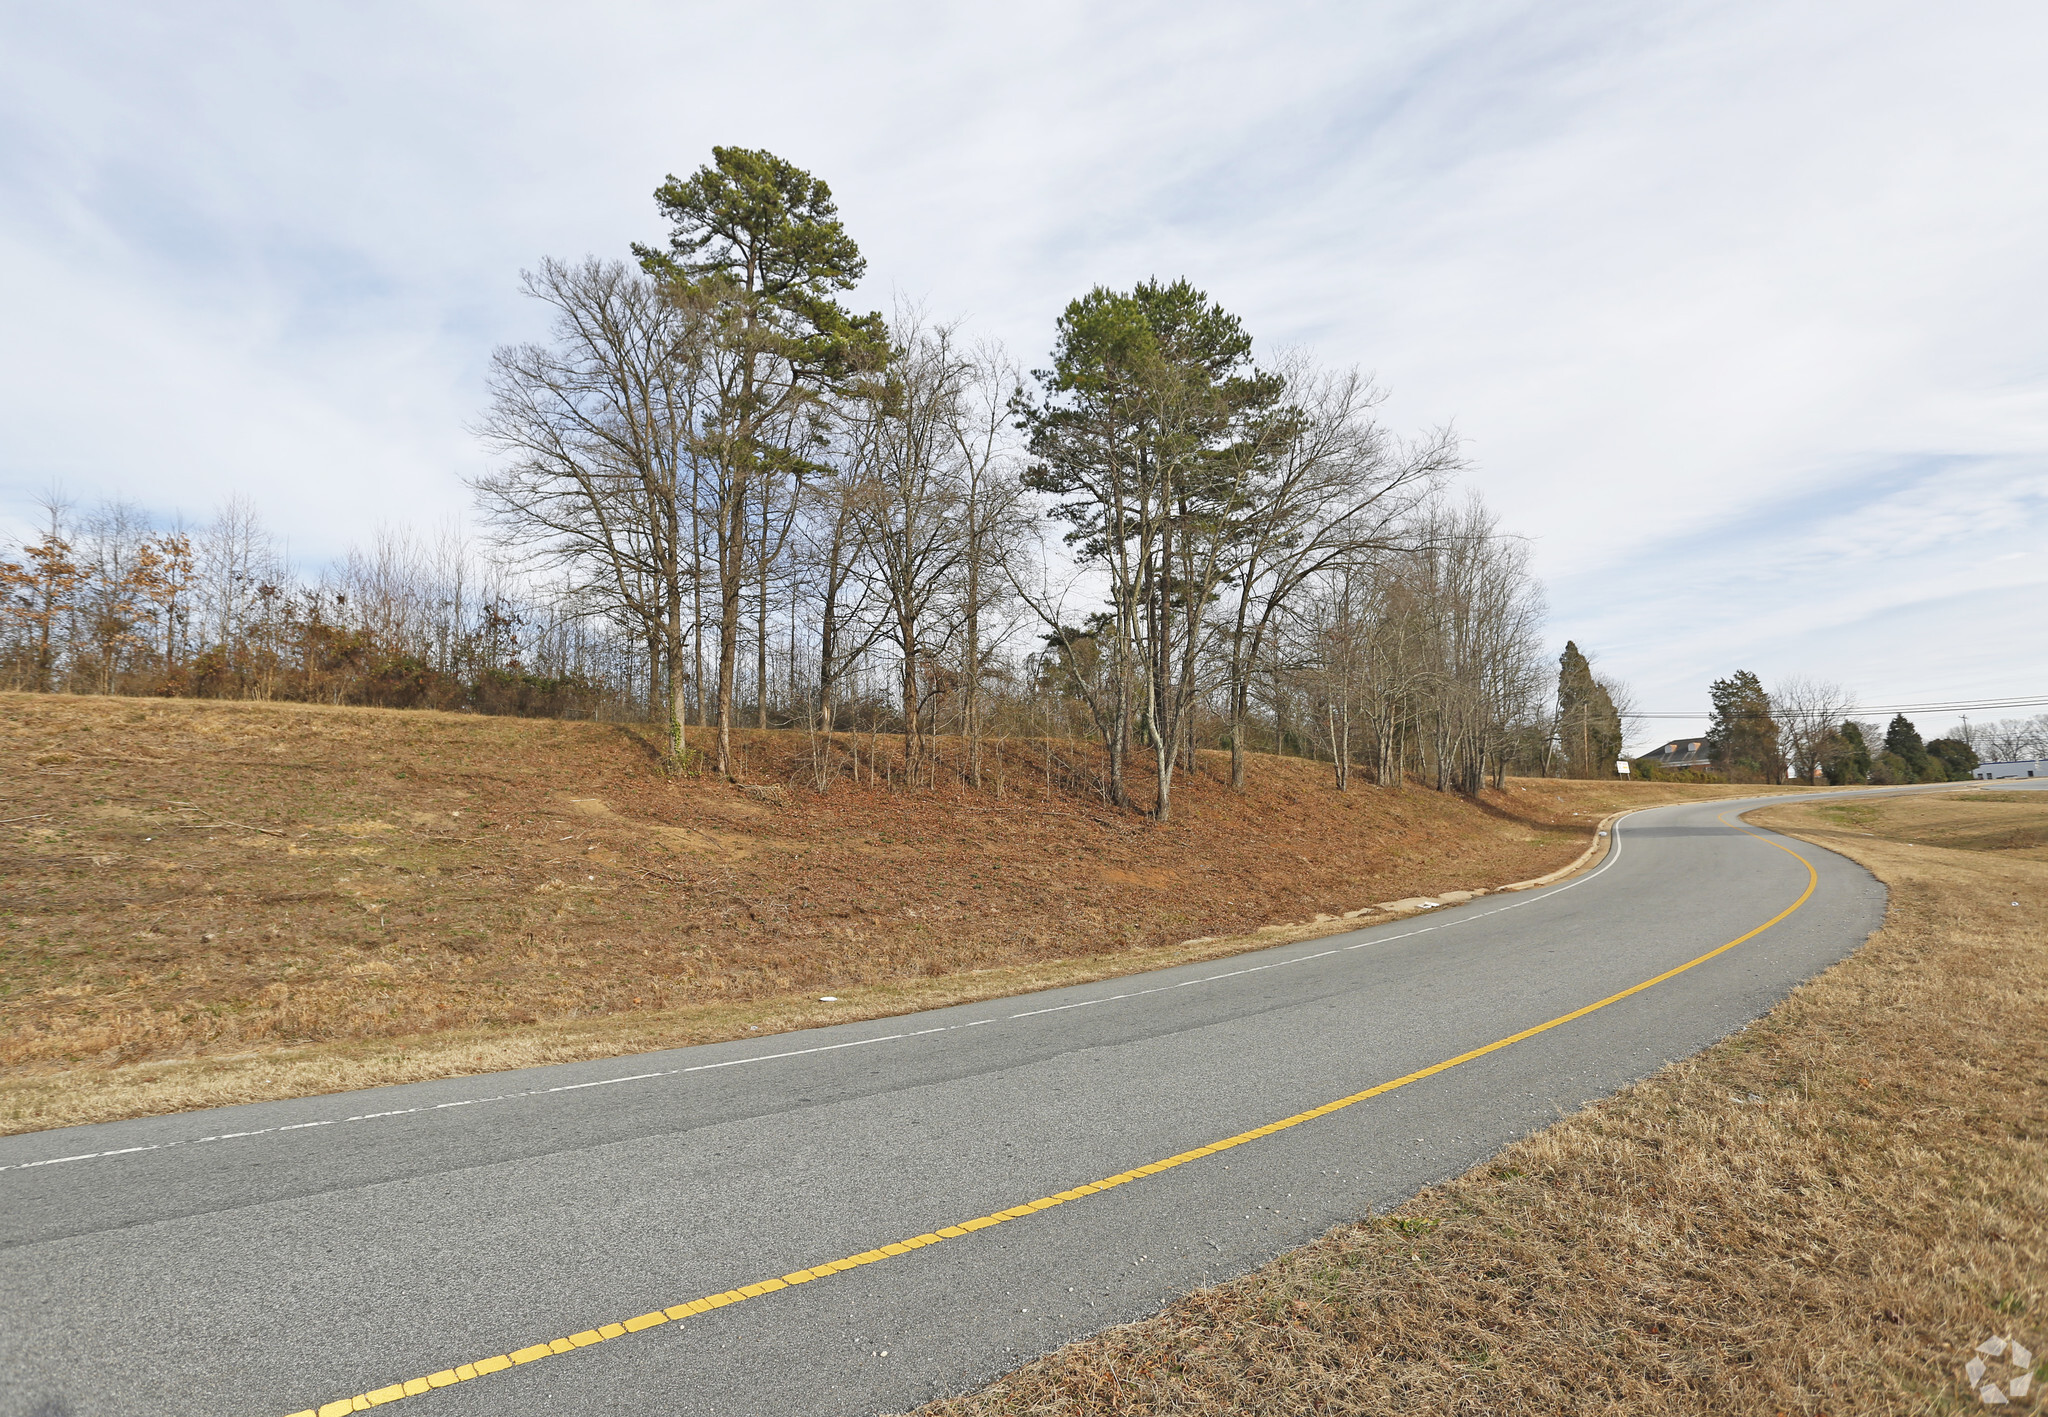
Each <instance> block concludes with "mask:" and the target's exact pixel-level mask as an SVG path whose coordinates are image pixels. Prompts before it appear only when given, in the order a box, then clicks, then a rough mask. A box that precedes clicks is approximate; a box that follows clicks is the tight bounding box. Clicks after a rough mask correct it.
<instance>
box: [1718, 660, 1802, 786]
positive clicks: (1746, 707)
mask: <svg viewBox="0 0 2048 1417" xmlns="http://www.w3.org/2000/svg"><path fill="white" fill-rule="evenodd" d="M1707 692H1708V694H1709V695H1710V696H1711V697H1712V699H1713V701H1714V714H1713V720H1712V722H1711V723H1710V724H1709V725H1708V728H1707V746H1708V748H1709V750H1710V751H1711V752H1712V754H1713V759H1714V767H1715V768H1716V770H1718V771H1720V772H1723V773H1726V774H1727V775H1728V780H1729V781H1731V782H1783V781H1784V780H1785V755H1784V753H1783V752H1781V751H1780V750H1779V747H1778V723H1777V720H1776V719H1775V718H1773V717H1772V715H1771V696H1770V695H1769V694H1767V693H1765V692H1764V686H1763V681H1762V680H1760V679H1758V678H1757V677H1756V675H1755V674H1753V673H1752V672H1750V671H1749V670H1747V669H1738V670H1736V671H1735V673H1733V674H1732V675H1730V676H1729V677H1728V678H1726V679H1716V680H1715V681H1714V683H1713V685H1712V687H1711V688H1709V689H1708V691H1707Z"/></svg>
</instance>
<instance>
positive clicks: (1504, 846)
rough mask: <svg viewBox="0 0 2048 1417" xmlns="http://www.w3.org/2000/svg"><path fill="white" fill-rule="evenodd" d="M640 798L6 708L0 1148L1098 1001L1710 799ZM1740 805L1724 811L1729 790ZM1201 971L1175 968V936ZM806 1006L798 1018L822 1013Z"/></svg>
mask: <svg viewBox="0 0 2048 1417" xmlns="http://www.w3.org/2000/svg"><path fill="white" fill-rule="evenodd" d="M740 743H741V750H742V754H743V761H744V763H745V767H746V776H747V777H748V778H749V779H750V780H751V783H752V785H751V786H750V787H735V786H733V785H730V784H725V783H721V782H716V781H713V780H711V779H708V778H683V779H678V780H673V781H671V780H668V779H666V778H665V777H664V776H663V775H662V773H661V772H660V771H659V768H658V764H657V760H656V754H655V752H654V750H653V748H652V746H651V745H650V743H649V742H648V740H647V739H646V738H645V737H644V736H643V735H641V734H639V733H637V732H634V731H632V730H629V729H625V728H619V727H614V726H606V725H598V724H589V723H563V722H557V721H522V720H515V719H502V718H478V717H473V716H464V715H454V714H440V713H426V712H404V711H392V710H376V709H332V708H319V707H309V706H306V705H274V704H240V703H203V702H190V701H165V700H137V699H96V698H75V697H53V696H35V695H0V764H4V765H5V770H4V772H0V782H4V783H5V786H4V788H0V819H4V820H0V851H4V852H5V853H6V859H7V862H8V869H7V870H6V871H5V872H4V873H0V927H4V933H0V1130H7V1131H19V1130H28V1129H32V1128H35V1127H39V1126H49V1125H56V1124H58V1123H60V1122H66V1121H80V1120H96V1119H100V1118H104V1117H109V1116H120V1115H132V1114H134V1113H138V1112H154V1111H167V1110H176V1109H179V1108H183V1107H191V1106H200V1105H209V1104H213V1103H220V1102H230V1101H244V1100H252V1099H255V1098H259V1097H273V1096H287V1095H297V1094H303V1093H307V1092H318V1091H330V1090H334V1089H338V1088H342V1087H353V1086H366V1085H370V1084H373V1083H379V1082H391V1081H402V1080H407V1079H411V1078H418V1077H429V1076H445V1075H448V1074H450V1073H456V1072H474V1071H483V1070H487V1069H491V1068H499V1067H511V1066H519V1065H525V1064H531V1063H538V1062H546V1061H554V1060H560V1059H565V1058H572V1057H590V1056H599V1055H604V1054H612V1053H619V1052H626V1051H633V1050H636V1049H642V1048H652V1047H657V1046H663V1045H666V1044H675V1043H685V1042H699V1041H705V1040H708V1039H713V1038H730V1037H733V1036H734V1035H735V1034H737V1033H744V1032H749V1031H772V1030H774V1029H777V1028H786V1027H795V1026H801V1025H804V1024H809V1023H817V1022H824V1021H843V1020H845V1019H849V1018H858V1017H863V1016H872V1015H876V1014H886V1013H892V1012H900V1011H902V1010H904V1009H907V1008H912V1007H919V1006H924V1005H929V1004H936V1003H945V1002H951V1001H957V1000H963V999H967V998H977V997H989V996H992V995H996V994H1003V993H1013V992H1018V991H1020V990H1024V989H1029V988H1037V987H1045V986H1047V985H1052V984H1060V983H1072V982H1076V981H1078V980H1081V979H1086V978H1100V977H1104V976H1106V975H1109V974H1115V973H1122V972H1127V971H1129V970H1132V969H1138V968H1149V967H1154V966H1156V965H1159V964H1163V963H1170V962H1173V961H1175V960H1177V959H1182V958H1196V957H1202V956H1203V955H1205V954H1211V955H1213V954H1221V953H1228V952H1230V951H1232V950H1237V949H1243V948H1246V947H1248V946H1249V945H1252V944H1256V943H1271V937H1270V936H1267V937H1263V938H1251V939H1247V938H1243V937H1246V936H1248V935H1251V934H1252V933H1253V932H1256V931H1258V930H1259V929H1260V927H1263V926H1268V925H1271V924H1273V923H1275V922H1290V921H1291V922H1311V921H1314V920H1315V918H1316V917H1318V916H1325V917H1330V916H1341V915H1343V914H1345V913H1346V912H1350V911H1355V910H1357V909H1359V908H1360V907H1362V906H1365V905H1368V904H1371V903H1373V902H1376V901H1386V900H1391V899H1396V898H1399V897H1408V896H1431V895H1435V894H1437V893H1441V892H1447V891H1452V890H1458V889H1466V890H1470V889H1477V888H1486V887H1492V886H1497V885H1500V884H1502V883H1505V882H1509V881H1514V880H1520V879H1526V878H1528V877H1532V876H1536V875H1539V874H1541V873H1543V872H1545V871H1549V870H1551V869H1554V868H1556V867H1558V866H1560V865H1563V864H1564V863H1566V862H1568V861H1570V860H1571V859H1572V858H1573V857H1575V856H1576V855H1578V854H1579V852H1580V851H1581V850H1582V849H1583V848H1584V846H1585V845H1586V844H1587V841H1588V839H1589V835H1590V831H1591V824H1592V822H1593V821H1595V820H1597V819H1598V818H1599V817H1600V816H1601V815H1603V814H1604V813H1606V812H1609V811H1612V810H1614V809H1615V808H1616V807H1618V806H1625V805H1648V804H1651V803H1654V802H1658V801H1669V800H1675V799H1677V798H1680V797H1686V796H1698V795H1703V794H1705V795H1732V792H1733V791H1735V790H1734V789H1720V790H1718V792H1717V790H1716V789H1700V788H1690V787H1673V786H1670V785H1660V784H1628V783H1604V784H1601V783H1553V782H1519V781H1518V782H1515V783H1512V784H1511V785H1510V787H1509V789H1508V790H1507V791H1505V792H1489V793H1487V794H1486V795H1485V796H1484V797H1483V798H1481V799H1480V800H1479V801H1478V802H1476V803H1475V802H1469V801H1466V800H1463V799H1460V798H1457V797H1453V796H1445V795H1440V794H1438V793H1435V792H1429V791H1423V790H1408V791H1401V792H1383V791H1378V790H1375V789H1372V788H1367V787H1360V788H1356V789H1354V790H1353V791H1351V792H1349V793H1338V792H1336V791H1335V790H1334V789H1333V787H1332V785H1331V781H1330V776H1329V772H1328V769H1327V767H1319V766H1318V765H1316V764H1313V763H1307V762H1302V761H1298V760H1292V759H1270V758H1259V759H1255V760H1254V761H1253V764H1252V772H1251V782H1250V790H1249V791H1248V792H1246V793H1244V794H1242V795H1240V794H1237V793H1233V792H1231V791H1230V790H1229V789H1228V787H1227V786H1226V785H1225V783H1224V782H1222V781H1221V780H1219V779H1220V775H1221V774H1222V773H1223V772H1224V770H1225V763H1224V759H1223V757H1222V755H1220V754H1219V755H1208V754H1205V755H1203V758H1202V761H1201V764H1200V769H1199V771H1197V772H1196V773H1194V774H1193V775H1191V776H1190V777H1189V778H1188V779H1186V780H1185V781H1184V782H1183V783H1182V785H1181V786H1180V787H1179V789H1178V791H1177V793H1176V798H1177V801H1176V819H1175V820H1174V821H1173V822H1171V823H1170V824H1166V825H1163V826H1162V825H1155V824H1152V823H1150V822H1147V821H1145V820H1143V819H1141V818H1138V817H1135V816H1133V815H1131V814H1129V813H1124V812H1117V811H1112V810H1109V809H1107V808H1105V807H1104V806H1103V805H1102V804H1101V803H1100V802H1099V801H1096V800H1094V799H1093V798H1092V797H1091V796H1090V795H1089V793H1088V792H1087V791H1086V782H1087V775H1088V771H1089V770H1090V769H1091V768H1092V766H1093V765H1094V763H1093V758H1094V756H1096V755H1098V754H1099V750H1097V749H1094V748H1092V747H1090V746H1088V745H1082V744H1055V745H1051V746H1050V747H1048V746H1047V745H1044V744H1040V743H1035V742H1034V743H1028V744H1025V743H1012V744H1010V745H1008V747H1007V748H1005V749H1004V750H1002V751H1000V752H992V753H991V754H990V759H989V767H988V770H987V771H986V773H985V775H984V785H983V787H982V788H981V789H979V790H975V789H972V788H969V787H968V786H966V785H965V784H964V783H962V782H960V781H959V780H958V779H959V775H958V772H957V770H956V769H957V766H958V765H957V763H955V762H954V761H953V760H954V758H955V757H956V756H957V745H948V746H947V747H946V748H945V749H944V752H943V756H944V758H945V759H946V766H947V768H948V769H949V771H948V772H946V773H945V774H943V776H945V777H946V778H947V779H949V780H948V781H946V782H944V783H942V785H940V786H939V787H937V788H934V789H928V790H924V791H919V792H905V791H901V790H898V789H895V788H892V787H890V786H889V785H888V782H887V775H886V773H885V774H884V782H883V784H882V785H879V786H877V785H875V784H874V783H873V782H872V780H871V778H872V759H871V756H870V755H872V754H873V753H875V752H877V751H878V752H879V753H880V755H881V759H882V762H883V765H884V767H885V768H886V766H887V764H888V763H889V761H890V757H889V754H890V752H891V749H892V744H891V743H890V742H889V740H883V741H882V742H881V743H879V744H867V743H863V745H862V755H863V757H864V758H868V759H869V761H870V771H869V773H867V774H865V775H863V776H862V777H861V779H860V780H859V781H858V782H855V781H852V780H849V779H847V778H845V777H842V778H840V779H839V780H838V781H837V782H836V783H835V785H834V786H833V787H832V789H831V791H829V792H828V793H826V794H824V795H822V796H821V795H819V794H817V793H815V792H813V791H812V790H811V789H810V788H809V787H808V786H805V785H804V782H805V779H806V769H807V766H808V764H809V763H810V761H811V758H810V752H811V745H810V744H809V743H808V741H807V740H806V739H805V737H804V736H803V735H801V734H795V733H743V734H741V735H740ZM1741 790H1744V791H1748V790H1751V789H1741ZM1190 942H1191V943H1190ZM822 994H830V995H834V996H836V1000H837V1001H836V1002H834V1003H830V1004H826V1003H823V1002H821V1001H819V1000H818V998H817V996H819V995H822Z"/></svg>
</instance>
